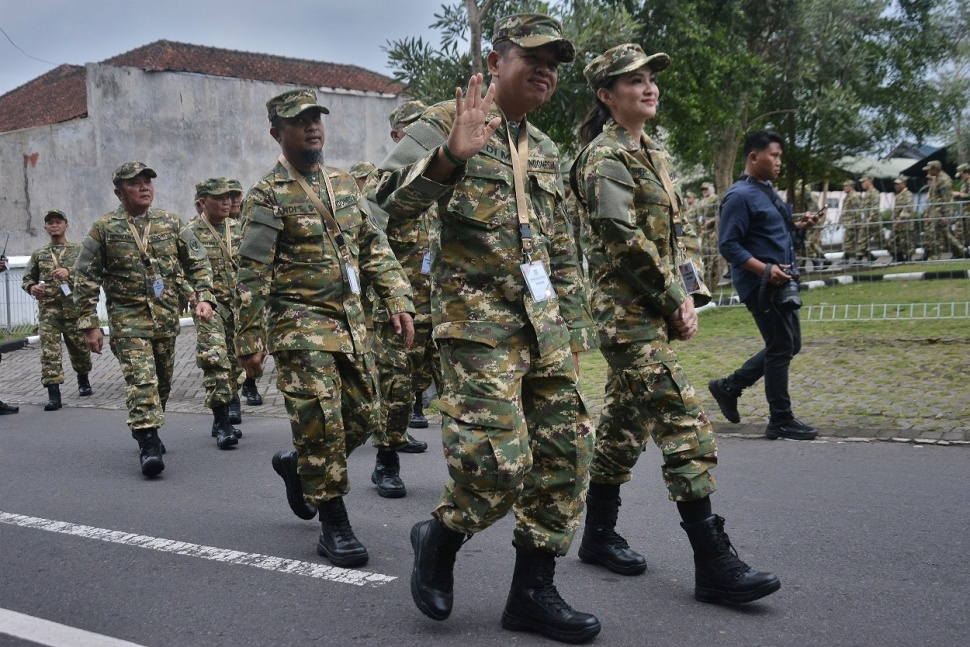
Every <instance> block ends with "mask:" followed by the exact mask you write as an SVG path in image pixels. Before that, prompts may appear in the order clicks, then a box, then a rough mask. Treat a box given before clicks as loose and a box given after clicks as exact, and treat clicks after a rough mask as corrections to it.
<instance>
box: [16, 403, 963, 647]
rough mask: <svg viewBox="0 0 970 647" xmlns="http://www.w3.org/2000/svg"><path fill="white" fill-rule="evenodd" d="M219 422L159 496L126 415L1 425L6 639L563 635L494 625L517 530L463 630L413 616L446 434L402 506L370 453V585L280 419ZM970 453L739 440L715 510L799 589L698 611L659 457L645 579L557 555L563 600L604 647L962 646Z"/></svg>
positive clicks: (253, 640)
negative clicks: (341, 550) (325, 541)
mask: <svg viewBox="0 0 970 647" xmlns="http://www.w3.org/2000/svg"><path fill="white" fill-rule="evenodd" d="M244 411H245V408H244ZM209 424H210V421H209V419H208V418H207V417H205V416H203V415H197V414H188V413H174V414H170V415H169V416H168V422H167V424H166V425H165V427H164V428H163V429H162V432H161V436H162V438H163V440H164V441H165V444H166V446H167V448H168V453H167V454H166V456H165V464H166V469H165V471H164V472H163V474H162V476H161V478H158V479H156V480H151V481H149V480H146V479H144V478H142V476H141V475H140V472H139V471H138V464H137V463H138V461H137V446H136V444H135V442H134V440H132V439H131V437H130V435H129V433H128V431H127V429H126V428H125V426H124V412H122V411H118V410H103V409H68V408H65V409H62V410H61V411H58V412H51V413H47V412H44V411H42V409H41V407H40V406H37V405H31V404H28V405H22V406H21V412H20V414H18V415H15V416H4V417H0V645H4V646H6V645H17V646H21V645H34V644H63V645H78V644H82V643H81V641H80V639H79V638H76V637H75V638H66V639H65V638H62V639H60V640H62V642H60V643H58V642H57V641H56V639H53V638H45V639H43V640H47V641H48V642H47V643H42V641H41V640H37V642H34V641H32V640H30V639H24V638H15V637H12V636H11V635H10V634H11V633H16V632H12V631H11V627H12V626H13V625H12V624H11V620H10V617H11V614H10V613H9V612H15V613H17V614H25V615H26V616H29V618H26V619H24V618H23V617H22V616H15V617H16V618H21V620H23V622H21V623H20V624H19V625H18V626H19V627H20V629H18V630H17V631H21V632H30V631H35V632H37V633H36V634H32V635H34V637H35V638H36V637H37V636H40V635H41V633H44V632H46V633H44V635H48V636H49V635H53V634H51V631H52V630H51V627H54V629H59V630H63V631H66V632H68V634H66V635H69V636H71V635H74V634H70V633H69V632H70V631H72V628H74V629H81V630H85V631H88V632H94V634H97V635H99V636H107V637H112V638H114V639H119V640H123V641H130V642H131V643H135V644H137V645H145V646H155V645H158V646H162V645H185V646H192V645H200V646H201V645H205V646H213V645H233V646H248V645H283V644H292V645H317V644H319V645H382V646H383V645H402V646H408V645H423V646H427V645H456V644H463V645H466V646H469V647H470V646H478V645H510V644H511V645H539V644H544V645H548V644H553V643H552V642H551V641H548V640H545V639H543V638H540V637H538V636H532V635H529V634H516V633H510V632H507V631H505V630H503V629H502V628H501V626H500V624H499V618H500V616H501V612H502V608H503V606H504V603H505V596H506V594H507V591H508V584H509V581H510V578H511V571H512V563H513V559H514V552H513V548H512V546H511V527H512V524H511V520H510V519H505V520H503V521H502V522H500V523H499V524H497V525H496V526H495V527H493V528H490V529H489V530H488V531H486V532H484V533H481V534H479V535H477V536H475V537H474V538H473V539H472V540H471V541H470V542H469V543H467V544H466V545H465V547H464V548H463V549H462V551H461V552H460V553H459V556H458V563H457V567H456V576H457V577H456V592H455V599H456V601H455V608H454V612H453V614H452V616H451V618H450V619H449V620H447V621H445V622H435V621H433V620H430V619H428V618H426V617H425V616H423V615H422V614H421V613H420V612H419V611H418V610H417V609H416V608H415V607H414V605H413V603H412V601H411V596H410V589H409V583H408V582H409V573H410V568H411V563H412V552H411V547H410V544H409V541H408V532H409V529H410V527H411V525H412V524H414V523H415V522H416V521H419V520H422V519H425V518H427V516H428V512H429V510H430V509H431V507H432V506H433V505H434V503H435V502H436V500H437V497H438V495H439V493H440V488H441V485H442V482H443V479H444V463H443V458H442V456H441V453H440V451H436V448H437V444H436V443H435V442H434V441H435V439H436V437H437V433H438V430H437V429H436V428H434V427H432V428H431V429H427V430H420V431H416V432H413V433H414V434H415V435H416V436H418V437H420V438H423V439H425V440H428V441H431V442H432V449H431V450H430V451H429V452H427V453H425V454H421V455H402V457H401V463H402V468H403V476H404V479H405V482H406V484H407V487H408V496H407V497H406V498H404V499H398V500H386V499H381V498H380V497H378V496H377V493H376V491H375V490H374V488H373V487H372V485H371V483H370V479H369V475H370V470H371V469H372V467H373V460H374V450H373V449H372V448H370V447H369V446H365V447H364V448H361V449H360V450H358V451H357V452H356V453H355V454H354V455H353V457H352V459H351V479H352V483H353V485H354V489H353V491H352V492H351V494H350V495H349V496H348V497H347V502H348V508H349V510H350V514H351V521H352V523H353V525H354V528H355V530H356V532H357V536H358V537H359V538H360V539H361V541H362V542H363V543H364V544H365V545H366V546H367V547H368V550H369V551H370V563H369V564H368V565H367V566H366V567H365V568H363V569H361V570H363V571H366V574H362V573H357V572H350V573H347V572H343V571H339V570H337V571H335V570H333V569H328V568H319V567H320V566H324V567H325V566H326V565H327V564H328V563H327V562H326V561H325V560H324V559H323V558H320V557H318V556H317V555H316V553H315V550H314V548H315V544H316V537H317V532H318V524H317V522H315V521H301V520H299V519H297V518H296V517H295V516H293V514H292V513H291V512H290V511H289V509H288V507H287V506H286V502H285V499H284V494H283V487H282V482H281V480H280V479H279V477H277V476H276V474H275V473H274V472H273V470H272V468H271V467H270V457H271V456H272V454H273V452H274V451H276V450H278V449H284V448H287V447H288V446H289V429H288V424H287V422H286V421H285V420H283V419H279V418H266V417H260V418H257V417H247V418H246V419H245V422H244V424H243V425H242V429H243V430H244V432H245V436H244V438H243V439H242V440H241V441H240V444H239V446H238V448H236V449H233V450H230V451H220V450H218V449H216V447H215V443H214V441H213V439H212V438H211V437H210V435H209ZM968 452H970V448H967V447H963V446H954V447H928V446H921V445H914V444H895V443H867V444H861V443H840V442H836V441H834V440H829V441H822V442H812V443H797V442H790V441H776V442H771V441H765V440H743V439H736V438H729V439H724V440H722V442H721V465H720V466H719V468H718V469H717V471H716V474H717V476H718V480H719V485H720V489H719V491H718V493H717V494H716V495H715V496H714V499H713V501H714V508H715V511H717V512H718V513H720V514H721V515H723V516H724V517H726V519H727V529H728V532H729V533H730V534H731V537H732V539H733V541H734V544H735V546H736V547H737V549H738V551H739V552H740V554H741V556H742V558H744V559H745V560H746V561H748V562H749V563H750V564H751V565H753V566H755V567H757V568H760V569H765V570H772V571H774V572H775V573H777V574H778V575H779V577H780V578H781V580H782V588H781V590H780V591H779V592H778V593H777V594H775V595H773V596H770V597H768V598H766V599H764V600H762V601H759V602H756V603H753V604H749V605H746V606H743V607H733V608H732V607H724V606H712V605H707V604H703V603H700V602H697V601H695V600H694V599H693V597H692V576H693V570H692V563H691V556H690V549H689V545H688V542H687V539H686V536H685V535H684V533H683V531H682V530H681V529H680V528H679V527H678V517H677V513H676V509H675V507H674V506H673V505H672V504H671V503H670V502H669V501H667V499H666V494H665V492H664V490H663V486H662V481H661V477H660V473H659V462H660V461H659V452H658V450H657V449H656V448H655V447H653V446H651V447H650V448H649V449H648V451H647V453H646V454H645V455H644V458H643V459H642V461H641V464H640V466H639V470H638V472H637V474H636V478H635V479H634V481H633V482H632V483H630V484H628V485H626V486H624V488H623V507H622V509H621V523H620V530H621V532H623V533H624V534H625V535H626V537H627V538H628V539H629V540H630V542H631V544H632V545H633V546H634V547H635V548H637V549H639V550H640V551H641V552H643V553H644V554H645V555H646V556H647V561H648V563H649V571H648V572H647V573H646V574H644V575H642V576H639V577H632V578H625V577H621V576H617V575H613V574H612V573H609V572H607V571H604V570H600V569H598V568H595V567H591V566H588V565H585V564H582V563H581V562H580V561H579V560H578V558H577V557H576V551H575V546H574V549H573V550H572V551H571V552H570V555H568V556H567V557H565V558H563V559H561V560H559V562H558V567H557V569H558V573H557V583H558V585H559V590H560V592H562V593H563V595H564V597H565V598H566V599H567V600H568V601H569V602H570V603H572V604H573V606H575V607H576V608H579V609H582V610H584V611H590V612H593V613H596V614H597V616H598V617H599V618H600V620H601V622H602V624H603V632H602V633H601V634H600V635H599V637H598V638H597V639H596V641H595V644H597V645H604V646H605V645H660V644H668V645H670V644H674V645H732V646H733V645H752V646H754V645H771V646H775V645H799V646H806V645H829V646H835V645H887V646H888V645H907V646H909V645H957V644H965V643H964V640H966V636H967V632H968V630H970V626H968V624H970V623H968V616H967V613H966V600H967V599H970V577H968V569H967V561H966V556H967V554H968V552H970V544H968V542H970V540H968V530H970V526H968V523H967V499H968V495H970V470H968V457H970V453H968ZM53 522H69V523H70V524H77V525H64V524H56V523H53ZM109 531H116V532H113V533H111V532H109ZM160 539H167V540H177V541H179V542H187V543H185V544H175V543H173V542H165V541H160ZM577 543H578V538H577ZM218 549H225V550H218ZM232 551H236V552H232ZM259 556H264V557H259ZM265 556H273V557H277V558H282V559H277V560H273V559H268V558H266V557H265ZM284 559H287V560H296V561H291V562H285V561H283V560H284ZM313 565H316V567H314V566H313ZM4 613H6V615H4ZM43 621H49V622H51V623H58V624H57V625H48V624H45V623H44V622H43ZM35 624H36V626H35ZM61 625H62V626H63V627H60V626H61ZM25 627H26V628H25ZM56 633H57V632H56V631H54V634H56ZM20 635H24V634H23V633H21V634H20ZM94 638H95V642H92V643H90V644H92V645H93V644H99V643H98V642H97V640H98V638H97V636H95V637H94Z"/></svg>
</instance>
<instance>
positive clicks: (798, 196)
mask: <svg viewBox="0 0 970 647" xmlns="http://www.w3.org/2000/svg"><path fill="white" fill-rule="evenodd" d="M789 200H790V201H791V203H792V211H793V212H794V213H805V212H806V211H810V212H812V213H815V212H817V211H818V210H819V208H820V207H819V203H818V201H819V195H818V192H817V191H812V190H811V188H810V187H806V186H805V185H804V183H803V182H802V181H801V180H795V191H794V195H792V196H789ZM823 220H824V218H823ZM822 229H823V227H821V226H818V227H811V228H810V229H809V230H808V232H807V233H806V235H805V256H806V257H808V258H810V259H812V262H813V264H814V265H815V267H816V268H819V267H822V265H824V264H825V250H824V249H822Z"/></svg>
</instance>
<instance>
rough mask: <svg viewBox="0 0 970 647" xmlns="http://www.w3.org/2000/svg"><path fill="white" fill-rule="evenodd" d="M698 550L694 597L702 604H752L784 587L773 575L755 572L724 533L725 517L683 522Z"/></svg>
mask: <svg viewBox="0 0 970 647" xmlns="http://www.w3.org/2000/svg"><path fill="white" fill-rule="evenodd" d="M680 526H681V527H682V528H683V529H684V530H685V531H686V532H687V537H688V539H690V545H691V548H693V549H694V584H695V585H694V597H695V598H697V599H698V600H700V601H701V602H719V601H721V602H734V603H742V602H751V601H753V600H757V599H759V598H763V597H765V596H766V595H770V594H772V593H774V592H775V591H777V590H778V589H780V588H781V581H780V580H779V579H778V578H777V577H775V575H774V574H772V573H762V572H759V571H755V570H752V569H751V567H750V566H748V565H747V564H745V563H744V562H742V561H741V559H740V558H739V557H738V551H736V550H735V549H734V546H732V545H731V540H730V539H728V536H727V533H726V532H724V518H723V517H719V516H718V515H716V514H712V515H711V516H710V517H708V518H707V519H704V520H703V521H698V522H695V523H684V522H681V524H680Z"/></svg>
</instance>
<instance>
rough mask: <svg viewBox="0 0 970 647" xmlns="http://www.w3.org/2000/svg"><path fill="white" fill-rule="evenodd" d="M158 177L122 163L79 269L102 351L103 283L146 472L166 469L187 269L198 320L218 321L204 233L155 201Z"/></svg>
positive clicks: (92, 335)
mask: <svg viewBox="0 0 970 647" xmlns="http://www.w3.org/2000/svg"><path fill="white" fill-rule="evenodd" d="M155 177H157V175H156V173H155V171H153V170H152V169H151V168H149V167H148V166H146V165H145V164H142V163H141V162H127V163H125V164H122V165H121V166H120V167H118V169H117V170H116V171H115V172H114V175H113V176H112V182H113V184H114V187H115V190H114V193H115V195H116V196H117V197H118V200H119V201H120V202H121V204H120V205H119V206H118V208H117V209H115V211H114V212H112V213H108V214H105V215H103V216H101V217H100V218H98V219H97V220H96V221H95V222H94V224H93V225H92V226H91V229H90V231H88V235H87V237H85V239H84V242H83V243H81V246H82V250H81V254H80V256H78V259H77V265H76V266H75V268H74V274H75V286H74V299H75V302H76V303H77V305H78V310H79V318H78V328H80V329H81V330H84V331H86V333H85V343H87V346H88V348H89V349H90V350H91V351H92V352H94V353H98V354H101V350H102V348H103V346H104V334H103V333H102V332H101V326H100V323H99V322H98V311H97V306H98V296H99V294H100V290H101V288H102V286H103V287H104V293H105V299H106V302H107V307H108V323H109V325H110V327H111V330H110V338H109V343H110V345H111V352H112V353H114V355H115V357H116V358H117V359H118V363H119V364H120V366H121V373H122V375H124V377H125V403H126V404H127V406H128V426H129V428H130V429H131V435H132V436H133V437H134V438H135V440H137V441H138V447H139V449H140V456H139V460H140V462H141V472H142V474H144V475H145V476H156V475H158V474H159V473H160V472H161V471H162V470H163V469H165V464H164V462H162V453H163V452H164V451H165V449H164V445H162V443H161V441H160V440H159V438H158V429H159V427H161V426H162V425H163V424H164V422H165V404H166V402H168V395H169V392H170V391H171V389H172V372H173V371H174V369H175V336H176V335H178V333H179V317H178V315H179V313H178V308H179V297H180V290H179V286H178V281H179V271H180V268H181V271H182V275H183V277H184V280H185V281H187V282H188V284H189V285H190V286H191V288H192V291H193V292H194V293H195V295H196V298H197V302H196V305H195V307H194V311H195V314H196V316H198V317H199V319H201V320H202V321H210V320H211V319H212V316H213V311H212V304H213V303H214V302H215V300H214V297H213V296H212V291H211V290H212V269H211V268H210V267H209V260H208V259H207V258H206V253H205V250H204V249H202V245H200V244H199V239H198V238H196V237H195V235H194V234H193V233H192V230H191V229H189V228H188V227H186V226H185V224H184V223H183V222H182V220H181V219H180V218H179V217H178V216H177V215H176V214H174V213H171V212H169V211H162V210H161V209H155V208H154V207H152V201H153V200H154V199H155V188H154V186H153V185H152V178H155Z"/></svg>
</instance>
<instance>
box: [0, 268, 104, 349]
mask: <svg viewBox="0 0 970 647" xmlns="http://www.w3.org/2000/svg"><path fill="white" fill-rule="evenodd" d="M24 266H25V263H24V262H23V261H21V262H17V261H16V260H14V259H11V261H10V269H8V270H7V271H6V272H4V273H3V274H0V331H6V333H7V334H8V335H27V334H30V333H31V332H32V331H33V330H34V329H35V327H36V326H37V314H38V313H37V300H36V299H34V298H33V297H32V296H30V295H29V294H27V293H26V292H24V291H23V289H22V288H21V287H20V286H21V282H22V281H23V278H24ZM98 317H99V318H101V319H102V320H104V319H107V318H108V311H107V309H106V308H105V303H104V292H102V293H101V300H100V301H98Z"/></svg>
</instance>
